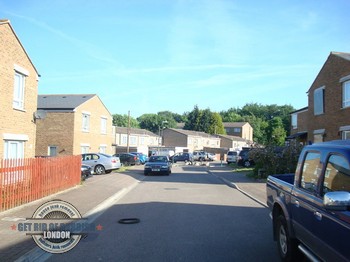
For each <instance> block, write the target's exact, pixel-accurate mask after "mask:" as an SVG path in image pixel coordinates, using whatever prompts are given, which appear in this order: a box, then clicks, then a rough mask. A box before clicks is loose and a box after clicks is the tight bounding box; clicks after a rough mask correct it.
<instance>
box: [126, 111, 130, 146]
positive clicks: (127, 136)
mask: <svg viewBox="0 0 350 262" xmlns="http://www.w3.org/2000/svg"><path fill="white" fill-rule="evenodd" d="M126 133H127V134H126V138H127V139H126V140H127V141H126V152H127V153H129V137H130V110H129V111H128V128H127V132H126Z"/></svg>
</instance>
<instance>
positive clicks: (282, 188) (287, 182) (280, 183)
mask: <svg viewBox="0 0 350 262" xmlns="http://www.w3.org/2000/svg"><path fill="white" fill-rule="evenodd" d="M294 176H295V174H294V173H290V174H281V175H270V176H268V178H267V183H266V194H267V205H268V206H269V207H271V206H272V205H273V203H274V199H276V198H277V196H278V195H279V194H280V193H281V192H284V193H287V195H289V194H291V193H292V188H293V184H294Z"/></svg>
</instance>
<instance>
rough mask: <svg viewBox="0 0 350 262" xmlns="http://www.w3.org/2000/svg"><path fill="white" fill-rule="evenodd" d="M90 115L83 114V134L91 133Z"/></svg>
mask: <svg viewBox="0 0 350 262" xmlns="http://www.w3.org/2000/svg"><path fill="white" fill-rule="evenodd" d="M90 115H91V114H90V113H89V112H83V114H82V121H83V124H82V130H83V132H90Z"/></svg>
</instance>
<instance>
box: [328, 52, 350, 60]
mask: <svg viewBox="0 0 350 262" xmlns="http://www.w3.org/2000/svg"><path fill="white" fill-rule="evenodd" d="M331 54H332V55H336V56H339V57H341V58H343V59H345V60H349V61H350V53H343V52H331Z"/></svg>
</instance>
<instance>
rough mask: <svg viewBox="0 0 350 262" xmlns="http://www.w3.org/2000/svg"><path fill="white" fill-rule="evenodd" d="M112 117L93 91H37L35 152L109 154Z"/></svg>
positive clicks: (110, 150) (46, 154)
mask: <svg viewBox="0 0 350 262" xmlns="http://www.w3.org/2000/svg"><path fill="white" fill-rule="evenodd" d="M112 119H113V118H112V115H111V114H110V112H109V111H108V109H107V108H106V107H105V105H104V104H103V103H102V101H101V100H100V98H99V97H98V96H97V95H95V94H87V95H86V94H79V95H78V94H76V95H39V96H38V116H37V119H36V123H37V140H36V155H37V156H56V155H78V154H81V153H87V152H101V153H107V154H112V153H114V148H113V146H112V143H113V141H114V138H113V130H112Z"/></svg>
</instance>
